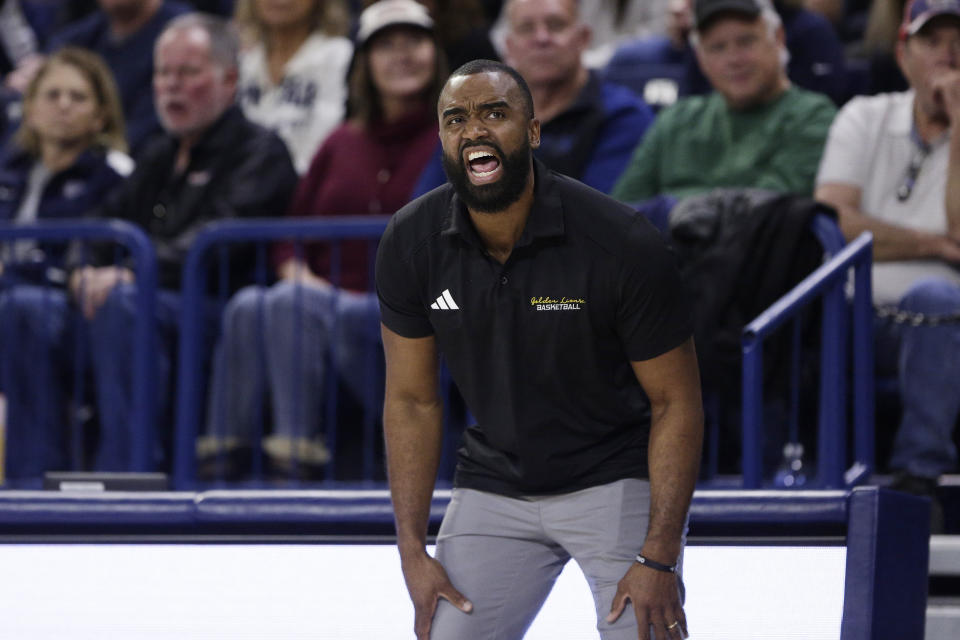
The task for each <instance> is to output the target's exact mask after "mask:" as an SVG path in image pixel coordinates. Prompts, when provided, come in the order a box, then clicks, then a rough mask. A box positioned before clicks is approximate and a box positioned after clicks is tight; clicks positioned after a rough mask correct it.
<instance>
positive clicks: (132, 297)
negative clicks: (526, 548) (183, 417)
mask: <svg viewBox="0 0 960 640" xmlns="http://www.w3.org/2000/svg"><path fill="white" fill-rule="evenodd" d="M137 313H138V309H137V287H136V285H134V284H129V283H120V284H118V285H117V286H115V287H114V288H113V290H112V291H111V292H110V294H109V295H108V296H107V299H106V301H104V303H103V305H102V306H101V307H100V308H99V309H98V310H97V313H96V314H95V315H94V317H93V319H92V320H91V321H90V325H89V332H90V356H91V362H92V365H93V375H94V382H95V388H96V400H97V412H98V415H99V418H100V440H99V445H98V447H97V452H96V457H95V459H94V467H95V468H96V469H98V470H101V471H124V470H129V469H130V468H131V464H132V460H131V458H130V424H131V416H132V413H133V393H134V389H133V380H134V359H133V357H132V354H133V352H134V339H135V334H136V319H137ZM154 314H155V315H154V321H155V327H156V346H157V351H156V361H155V363H154V366H155V368H156V369H155V373H154V376H155V377H154V381H155V383H156V388H155V389H154V394H155V398H156V404H155V405H154V406H155V414H154V415H155V421H154V425H155V426H154V433H155V434H156V437H155V443H154V455H153V458H154V459H153V462H154V464H155V465H157V466H161V465H162V464H163V462H164V458H165V449H166V448H168V447H169V443H168V442H166V440H167V439H168V437H169V434H170V433H171V432H172V430H171V429H170V428H169V425H170V424H172V416H171V411H170V407H171V397H170V392H171V384H172V380H173V377H172V366H173V354H174V353H175V352H176V345H177V332H178V329H179V324H178V323H179V319H180V295H179V294H177V293H174V292H172V291H158V292H157V298H156V308H155V310H154ZM164 425H166V426H167V428H166V429H164V428H163V426H164Z"/></svg>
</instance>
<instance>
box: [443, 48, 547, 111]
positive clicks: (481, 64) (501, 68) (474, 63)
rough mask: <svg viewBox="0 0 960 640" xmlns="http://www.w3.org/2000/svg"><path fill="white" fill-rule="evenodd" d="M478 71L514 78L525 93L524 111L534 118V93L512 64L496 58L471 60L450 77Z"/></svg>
mask: <svg viewBox="0 0 960 640" xmlns="http://www.w3.org/2000/svg"><path fill="white" fill-rule="evenodd" d="M478 73H505V74H507V75H508V76H510V77H511V78H513V81H514V82H516V83H517V86H518V87H520V93H522V94H523V103H524V104H523V108H524V111H525V113H526V115H527V117H528V118H530V119H531V120H532V119H533V94H531V93H530V87H529V86H527V81H526V80H524V79H523V76H522V75H520V72H519V71H517V70H516V69H514V68H513V67H511V66H510V65H508V64H504V63H502V62H498V61H496V60H482V59H481V60H471V61H470V62H468V63H466V64H464V65H461V66H460V67H459V68H457V70H456V71H454V72H453V73H451V74H450V77H451V78H453V77H455V76H472V75H476V74H478Z"/></svg>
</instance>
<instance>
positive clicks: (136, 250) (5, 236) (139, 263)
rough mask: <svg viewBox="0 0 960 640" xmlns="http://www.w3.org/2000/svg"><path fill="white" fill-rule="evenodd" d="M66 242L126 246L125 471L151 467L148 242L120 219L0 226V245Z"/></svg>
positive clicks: (152, 334) (152, 272)
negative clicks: (130, 334)
mask: <svg viewBox="0 0 960 640" xmlns="http://www.w3.org/2000/svg"><path fill="white" fill-rule="evenodd" d="M26 239H29V240H37V241H53V242H57V241H59V242H67V241H72V240H93V241H102V240H106V241H111V242H114V243H116V244H120V245H122V246H124V247H126V248H127V249H128V250H129V251H130V255H131V257H132V258H133V263H134V272H135V273H136V278H137V280H136V281H137V294H136V299H137V308H138V310H139V313H138V314H137V320H136V328H135V332H134V352H133V362H134V369H133V371H134V373H133V375H134V380H133V408H132V411H131V421H132V423H131V425H130V434H131V438H130V467H131V468H130V469H129V470H130V471H149V470H150V469H151V468H152V467H153V455H152V452H153V441H154V437H153V436H154V431H155V419H156V416H155V407H156V396H155V391H156V372H155V370H154V366H153V365H154V363H155V362H156V349H157V346H156V331H155V329H154V324H155V321H154V316H155V313H154V308H155V305H156V291H157V259H156V253H155V251H154V248H153V244H152V243H151V242H150V240H149V238H147V236H146V234H145V233H144V232H143V230H142V229H140V227H138V226H136V225H134V224H132V223H130V222H126V221H124V220H112V219H111V220H87V219H63V220H51V221H43V222H37V223H32V224H16V225H14V224H0V241H13V240H26Z"/></svg>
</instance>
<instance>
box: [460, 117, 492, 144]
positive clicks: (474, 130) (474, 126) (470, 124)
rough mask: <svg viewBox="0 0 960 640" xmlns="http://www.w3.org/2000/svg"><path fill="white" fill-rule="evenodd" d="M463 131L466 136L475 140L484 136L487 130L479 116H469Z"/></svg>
mask: <svg viewBox="0 0 960 640" xmlns="http://www.w3.org/2000/svg"><path fill="white" fill-rule="evenodd" d="M464 133H465V135H466V137H468V138H470V139H471V140H476V139H478V138H484V137H486V135H487V133H488V131H487V127H486V125H485V124H484V123H483V120H481V119H480V118H470V119H469V120H468V121H467V126H466V127H465V128H464Z"/></svg>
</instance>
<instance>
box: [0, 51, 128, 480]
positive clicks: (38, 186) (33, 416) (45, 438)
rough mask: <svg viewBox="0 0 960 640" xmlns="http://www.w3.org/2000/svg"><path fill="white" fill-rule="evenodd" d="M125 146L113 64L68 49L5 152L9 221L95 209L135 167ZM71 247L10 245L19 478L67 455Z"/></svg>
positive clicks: (3, 379)
mask: <svg viewBox="0 0 960 640" xmlns="http://www.w3.org/2000/svg"><path fill="white" fill-rule="evenodd" d="M125 150H126V141H125V130H124V124H123V113H122V112H121V107H120V99H119V98H118V97H117V88H116V86H115V84H114V81H113V76H112V75H111V73H110V71H109V69H108V68H107V66H106V64H105V63H104V62H103V61H102V60H101V59H100V57H99V56H97V55H96V54H95V53H91V52H89V51H86V50H83V49H76V48H70V47H67V48H64V49H60V50H59V51H57V52H56V53H55V54H53V55H51V56H50V57H48V58H46V60H45V61H44V62H43V64H42V65H41V67H40V68H39V70H38V72H37V74H36V76H35V77H34V78H33V80H32V81H31V82H30V84H29V86H28V87H27V90H26V93H25V96H24V114H23V121H22V124H21V125H20V129H19V130H18V131H17V133H16V136H15V137H14V139H13V141H12V143H11V144H10V145H9V146H8V147H7V148H6V149H5V150H4V152H3V154H2V156H0V221H2V222H0V224H10V223H30V222H35V221H44V220H54V219H60V218H77V217H80V216H83V215H85V214H87V213H88V212H89V211H90V210H91V209H93V208H94V207H96V206H97V205H98V204H99V203H100V202H101V201H102V200H103V199H104V198H105V197H106V196H107V194H108V193H109V192H110V190H112V189H113V188H114V187H115V186H116V185H117V184H119V183H120V182H121V181H122V180H123V179H124V177H125V176H126V175H128V174H129V173H130V171H131V170H132V169H133V161H132V160H130V158H129V157H128V156H127V155H126V154H125V153H124V151H125ZM64 253H65V250H64V248H63V247H62V246H60V245H47V244H46V243H41V244H37V243H34V242H30V241H18V242H16V243H15V244H14V245H13V246H5V247H3V251H2V259H3V266H4V269H3V276H2V289H3V293H2V295H0V364H2V366H0V386H2V390H3V393H4V394H5V395H6V398H7V452H8V455H7V468H6V471H7V475H8V477H10V478H25V477H38V476H40V475H42V472H43V471H45V470H49V469H57V468H63V467H64V465H65V464H66V462H67V452H66V428H65V425H66V424H68V423H69V421H68V420H67V418H66V415H65V414H66V407H67V402H66V393H65V389H64V380H63V376H62V375H61V371H62V369H61V368H60V367H58V366H53V364H52V363H54V362H60V361H62V358H64V357H67V358H69V355H70V352H71V350H70V349H68V348H67V347H66V345H65V344H62V342H63V341H66V340H68V339H69V338H66V337H65V336H67V334H68V333H69V332H68V331H66V330H65V327H64V324H65V323H66V322H67V320H66V318H68V317H69V315H68V314H67V313H66V309H67V298H66V294H65V293H64V291H63V290H62V289H61V288H58V285H62V284H63V281H64V279H65V274H64V270H63V260H64ZM38 285H40V286H38ZM25 345H29V348H28V347H27V346H25ZM34 347H36V348H34Z"/></svg>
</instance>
